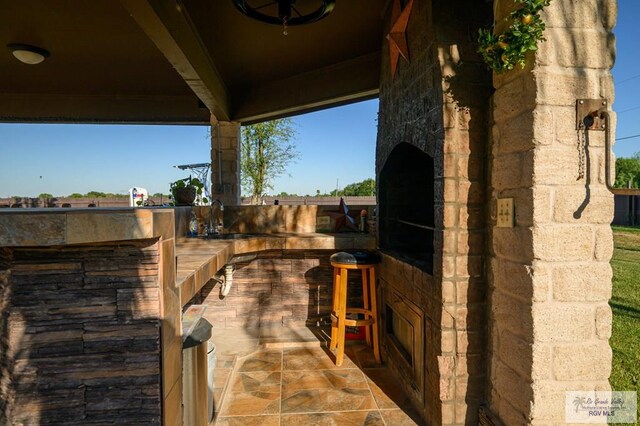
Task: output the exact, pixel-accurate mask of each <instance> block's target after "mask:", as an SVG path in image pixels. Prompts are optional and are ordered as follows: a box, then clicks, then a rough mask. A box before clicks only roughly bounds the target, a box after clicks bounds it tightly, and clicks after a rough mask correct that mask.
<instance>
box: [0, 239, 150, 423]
mask: <svg viewBox="0 0 640 426" xmlns="http://www.w3.org/2000/svg"><path fill="white" fill-rule="evenodd" d="M158 267H159V252H158V244H157V240H155V239H151V240H141V241H136V242H120V243H117V244H114V243H103V244H100V245H91V246H64V247H62V246H61V247H50V248H35V247H30V248H14V249H11V248H2V249H0V312H1V313H2V318H1V320H0V379H1V380H0V382H1V386H0V423H2V424H4V422H6V421H8V422H9V424H62V423H65V424H66V423H74V424H75V423H84V424H92V423H100V424H105V423H109V422H114V423H123V422H124V423H126V424H151V423H153V424H158V423H160V421H161V399H162V394H161V383H160V373H161V371H160V368H161V363H160V321H159V318H160V317H159V315H160V312H159V306H160V303H159V285H158ZM3 417H4V421H3Z"/></svg>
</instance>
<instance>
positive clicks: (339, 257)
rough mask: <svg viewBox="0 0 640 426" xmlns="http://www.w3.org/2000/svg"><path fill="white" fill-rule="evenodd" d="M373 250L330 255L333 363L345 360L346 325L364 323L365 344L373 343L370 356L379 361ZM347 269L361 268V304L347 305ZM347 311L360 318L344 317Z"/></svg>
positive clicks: (347, 313) (358, 325)
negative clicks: (358, 306)
mask: <svg viewBox="0 0 640 426" xmlns="http://www.w3.org/2000/svg"><path fill="white" fill-rule="evenodd" d="M379 261H380V260H379V257H378V256H377V254H375V253H363V252H358V253H345V252H338V253H335V254H334V255H332V256H331V266H333V309H332V312H331V344H330V346H329V348H330V349H331V350H334V349H337V351H336V365H338V366H340V365H342V362H343V361H344V346H345V334H346V327H347V326H349V327H360V326H365V330H366V331H365V336H366V342H367V344H368V345H373V355H374V357H375V359H376V362H377V363H378V364H380V362H381V360H380V347H379V342H378V321H377V319H378V309H377V303H376V275H375V266H376V264H377V263H379ZM350 269H360V270H361V271H362V300H363V305H364V306H363V307H362V308H357V307H348V306H347V276H348V273H349V270H350ZM349 314H360V315H362V316H364V318H363V319H351V318H347V315H349Z"/></svg>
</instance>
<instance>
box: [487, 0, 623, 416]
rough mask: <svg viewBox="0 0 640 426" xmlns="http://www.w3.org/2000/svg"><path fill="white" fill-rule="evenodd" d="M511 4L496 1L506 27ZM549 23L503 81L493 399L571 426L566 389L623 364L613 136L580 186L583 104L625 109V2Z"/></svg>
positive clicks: (496, 404) (507, 410) (597, 141)
mask: <svg viewBox="0 0 640 426" xmlns="http://www.w3.org/2000/svg"><path fill="white" fill-rule="evenodd" d="M510 7H513V3H512V2H511V1H505V0H499V1H496V2H495V20H496V22H501V20H502V18H503V17H505V16H506V15H507V14H508V12H509V10H510ZM543 16H544V19H545V22H546V25H547V30H546V31H545V37H546V39H547V41H546V42H544V43H541V45H540V50H539V51H538V53H537V54H536V55H535V60H534V58H533V56H532V57H531V61H530V64H529V66H528V67H527V68H525V69H524V70H520V69H517V70H514V71H511V72H508V73H506V74H504V75H502V76H496V77H495V78H494V86H495V88H496V92H495V94H494V110H493V121H494V123H493V132H492V133H493V143H492V150H491V171H492V177H491V206H492V209H493V212H492V218H491V219H492V220H491V222H492V223H493V224H495V203H496V199H497V198H502V197H512V198H514V204H515V210H516V218H515V227H514V228H496V227H493V229H492V238H491V242H492V244H491V270H490V282H491V297H490V301H491V318H490V328H491V332H490V334H491V338H490V345H489V350H490V360H491V362H490V382H489V384H490V386H489V395H488V396H489V402H490V407H491V409H492V410H493V411H494V412H495V413H496V414H498V416H499V417H500V418H501V419H502V420H503V421H504V422H505V423H507V424H560V423H564V420H565V418H564V415H565V414H564V413H565V412H564V403H565V393H564V392H565V391H567V390H593V389H596V390H606V389H608V388H609V383H608V378H609V374H610V369H611V349H610V347H609V343H608V339H609V337H610V335H611V309H610V308H609V306H608V303H607V301H608V300H609V298H610V296H611V268H610V265H609V260H610V258H611V255H612V246H613V244H612V233H611V228H610V226H609V224H610V222H611V219H612V217H613V196H612V194H610V193H609V192H608V191H607V189H606V188H605V186H604V178H605V176H604V146H603V145H604V134H603V132H596V131H591V132H589V136H590V137H589V146H588V148H587V152H588V156H587V157H586V158H587V168H586V179H580V180H576V178H577V174H578V155H577V152H576V145H577V137H578V136H577V134H576V129H575V116H576V113H575V104H576V100H577V99H579V98H605V99H607V100H608V101H609V106H610V105H611V103H612V102H613V96H614V90H613V82H612V78H611V74H610V69H611V67H612V65H613V59H614V53H615V49H614V38H613V34H612V28H613V26H614V23H615V19H616V2H615V1H614V0H580V1H572V0H554V1H552V2H551V5H550V6H549V7H548V8H547V10H546V11H545V13H544V15H543ZM613 124H614V123H612V125H613Z"/></svg>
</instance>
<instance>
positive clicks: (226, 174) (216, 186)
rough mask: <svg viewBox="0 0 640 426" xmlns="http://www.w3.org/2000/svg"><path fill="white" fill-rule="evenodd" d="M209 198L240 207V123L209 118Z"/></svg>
mask: <svg viewBox="0 0 640 426" xmlns="http://www.w3.org/2000/svg"><path fill="white" fill-rule="evenodd" d="M211 198H212V199H214V200H215V199H220V200H221V201H222V202H223V203H224V205H225V206H226V205H230V206H237V205H240V123H238V122H235V121H218V120H216V119H215V117H213V116H211Z"/></svg>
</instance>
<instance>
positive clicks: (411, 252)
mask: <svg viewBox="0 0 640 426" xmlns="http://www.w3.org/2000/svg"><path fill="white" fill-rule="evenodd" d="M379 182H380V187H379V195H378V197H379V198H378V199H379V205H380V211H379V221H380V225H379V230H380V235H379V238H380V239H379V241H380V248H381V249H382V251H385V252H388V253H389V254H390V255H393V256H394V257H397V258H399V259H402V260H404V261H406V262H407V263H411V264H413V265H415V266H417V267H419V268H420V269H422V270H423V271H425V272H428V273H433V237H434V235H433V234H434V230H435V224H434V187H433V186H434V168H433V158H432V157H431V156H430V155H428V154H426V153H425V152H424V151H422V150H420V149H418V148H416V147H415V146H413V145H409V144H407V143H401V144H399V145H398V146H396V147H395V148H394V150H393V151H392V152H391V154H390V155H389V157H388V158H387V161H386V163H385V164H384V166H383V168H382V170H381V172H380V179H379Z"/></svg>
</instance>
